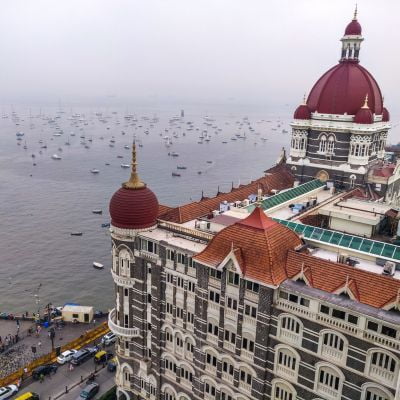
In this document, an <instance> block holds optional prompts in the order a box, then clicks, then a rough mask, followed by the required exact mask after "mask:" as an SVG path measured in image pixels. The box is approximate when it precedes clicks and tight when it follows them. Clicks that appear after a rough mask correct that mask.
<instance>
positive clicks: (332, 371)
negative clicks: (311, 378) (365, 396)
mask: <svg viewBox="0 0 400 400" xmlns="http://www.w3.org/2000/svg"><path fill="white" fill-rule="evenodd" d="M343 381H344V376H343V373H342V372H341V371H340V370H339V369H338V368H336V367H334V366H333V365H329V364H324V363H321V364H318V365H317V368H316V376H315V387H314V390H315V391H316V392H317V393H318V394H320V395H322V396H324V398H326V399H332V400H335V399H340V398H341V394H342V386H343Z"/></svg>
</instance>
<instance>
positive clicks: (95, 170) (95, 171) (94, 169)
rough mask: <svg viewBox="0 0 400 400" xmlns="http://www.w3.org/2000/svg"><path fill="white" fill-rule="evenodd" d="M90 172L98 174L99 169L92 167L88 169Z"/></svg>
mask: <svg viewBox="0 0 400 400" xmlns="http://www.w3.org/2000/svg"><path fill="white" fill-rule="evenodd" d="M90 172H91V173H92V174H98V173H99V172H100V171H99V170H98V169H96V168H93V169H91V170H90Z"/></svg>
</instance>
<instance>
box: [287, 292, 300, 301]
mask: <svg viewBox="0 0 400 400" xmlns="http://www.w3.org/2000/svg"><path fill="white" fill-rule="evenodd" d="M289 301H291V302H292V303H298V301H299V297H298V296H296V295H295V294H289Z"/></svg>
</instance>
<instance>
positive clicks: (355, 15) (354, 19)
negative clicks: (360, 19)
mask: <svg viewBox="0 0 400 400" xmlns="http://www.w3.org/2000/svg"><path fill="white" fill-rule="evenodd" d="M353 21H357V3H356V8H355V9H354V16H353Z"/></svg>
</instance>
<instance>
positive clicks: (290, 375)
mask: <svg viewBox="0 0 400 400" xmlns="http://www.w3.org/2000/svg"><path fill="white" fill-rule="evenodd" d="M299 364H300V356H299V354H298V353H297V352H296V351H295V350H293V349H291V348H290V347H288V346H285V345H278V346H276V347H275V363H274V370H275V374H276V375H278V376H281V377H282V378H286V379H289V380H292V381H297V374H298V370H299Z"/></svg>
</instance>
